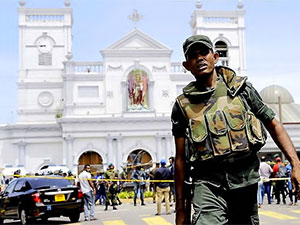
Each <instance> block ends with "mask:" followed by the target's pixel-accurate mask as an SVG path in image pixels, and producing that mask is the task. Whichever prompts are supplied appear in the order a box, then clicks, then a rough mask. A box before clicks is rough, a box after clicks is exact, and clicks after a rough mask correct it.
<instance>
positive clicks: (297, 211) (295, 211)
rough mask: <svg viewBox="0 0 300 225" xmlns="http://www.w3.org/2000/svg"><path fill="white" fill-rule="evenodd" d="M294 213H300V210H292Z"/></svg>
mask: <svg viewBox="0 0 300 225" xmlns="http://www.w3.org/2000/svg"><path fill="white" fill-rule="evenodd" d="M291 211H292V212H293V213H300V210H291Z"/></svg>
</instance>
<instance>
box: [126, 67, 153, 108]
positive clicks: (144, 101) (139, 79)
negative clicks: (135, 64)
mask: <svg viewBox="0 0 300 225" xmlns="http://www.w3.org/2000/svg"><path fill="white" fill-rule="evenodd" d="M148 81H149V79H148V76H147V73H146V72H145V71H143V70H139V69H136V70H132V71H131V72H130V73H129V75H128V97H129V103H128V110H129V111H138V110H148Z"/></svg>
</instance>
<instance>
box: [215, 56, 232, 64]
mask: <svg viewBox="0 0 300 225" xmlns="http://www.w3.org/2000/svg"><path fill="white" fill-rule="evenodd" d="M217 65H218V66H229V59H228V57H220V58H219V61H218V63H217Z"/></svg>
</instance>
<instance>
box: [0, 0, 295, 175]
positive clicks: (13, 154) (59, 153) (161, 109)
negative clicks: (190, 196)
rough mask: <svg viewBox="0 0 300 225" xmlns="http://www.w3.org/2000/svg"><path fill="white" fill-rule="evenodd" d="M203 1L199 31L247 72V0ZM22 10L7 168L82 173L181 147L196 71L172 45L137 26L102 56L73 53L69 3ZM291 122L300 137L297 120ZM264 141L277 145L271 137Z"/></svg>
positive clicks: (6, 134)
mask: <svg viewBox="0 0 300 225" xmlns="http://www.w3.org/2000/svg"><path fill="white" fill-rule="evenodd" d="M66 2H67V1H66ZM196 6H197V7H196V9H195V10H194V12H193V13H192V18H191V22H190V25H191V29H192V34H205V35H208V36H210V37H211V38H212V41H213V43H214V45H215V49H216V50H217V51H218V52H219V54H220V61H219V64H221V65H224V66H229V67H231V68H233V69H234V70H235V71H236V72H237V73H238V74H239V75H246V63H245V61H246V60H245V23H244V13H245V12H244V9H243V6H242V4H241V3H239V4H238V8H237V9H236V10H233V11H206V10H203V9H202V6H201V4H200V3H198V4H197V5H196ZM18 12H19V76H18V81H17V84H18V99H19V102H18V121H17V123H15V124H10V125H1V127H0V146H1V150H0V165H1V166H0V167H4V166H5V165H6V166H7V165H12V166H17V165H19V166H24V167H25V168H26V169H27V171H31V172H35V171H37V170H39V169H40V168H42V167H44V166H46V165H50V164H56V165H66V166H67V167H68V168H69V169H70V170H72V171H73V172H74V173H77V172H78V170H80V169H81V167H82V166H83V165H84V164H86V163H90V164H92V165H93V166H94V167H95V168H104V169H106V167H107V165H108V164H109V163H113V164H114V165H115V167H116V168H117V169H121V167H124V166H128V165H132V164H135V163H137V162H140V163H144V164H147V163H150V164H151V162H156V161H159V160H160V159H162V158H164V159H168V158H169V157H170V156H174V155H175V146H174V141H173V137H172V134H171V121H170V115H171V110H172V106H173V104H174V101H175V99H176V96H177V95H178V94H180V93H181V91H182V88H183V87H184V86H185V85H186V84H187V83H188V82H189V81H191V80H193V76H192V75H191V74H189V73H188V72H186V71H185V70H184V68H183V67H182V66H181V62H171V54H172V49H170V48H169V47H168V46H166V45H165V44H163V43H161V42H159V41H157V40H154V39H153V38H151V37H150V36H149V35H147V34H145V33H143V32H142V31H140V30H139V29H134V30H132V31H130V32H128V33H127V34H126V35H125V36H123V37H122V38H121V39H120V40H119V41H117V42H116V43H112V44H111V45H110V46H108V47H107V48H105V49H103V50H101V54H102V58H103V61H101V62H100V61H94V62H78V61H73V55H72V26H73V16H72V9H71V8H70V7H69V4H66V7H65V8H59V9H35V8H26V7H24V6H21V7H20V8H19V9H18ZM135 13H136V12H135ZM287 128H288V129H290V131H291V132H292V136H293V138H294V143H295V144H296V145H297V146H299V145H300V140H299V137H298V136H297V134H296V132H297V131H298V130H299V128H298V126H297V128H295V126H293V125H292V124H290V125H288V126H287ZM266 150H267V151H269V152H276V151H278V150H277V149H276V147H275V145H274V144H273V142H272V141H271V140H270V139H269V142H268V144H267V146H266ZM150 166H151V165H150Z"/></svg>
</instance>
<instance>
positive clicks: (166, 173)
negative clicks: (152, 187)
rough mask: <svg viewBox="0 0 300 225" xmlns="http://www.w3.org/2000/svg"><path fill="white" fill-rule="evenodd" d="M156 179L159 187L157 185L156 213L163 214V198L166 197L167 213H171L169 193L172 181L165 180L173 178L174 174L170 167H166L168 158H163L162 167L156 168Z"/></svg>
mask: <svg viewBox="0 0 300 225" xmlns="http://www.w3.org/2000/svg"><path fill="white" fill-rule="evenodd" d="M154 179H155V180H157V181H161V182H157V187H156V193H157V200H156V205H157V213H156V214H155V215H157V216H158V215H160V214H161V202H162V199H163V198H164V199H165V204H166V214H167V215H170V214H171V211H170V201H169V195H170V182H167V181H166V182H164V181H163V180H172V174H171V171H170V170H169V168H167V167H166V160H165V159H162V160H161V161H160V168H158V169H157V170H156V173H155V175H154Z"/></svg>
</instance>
